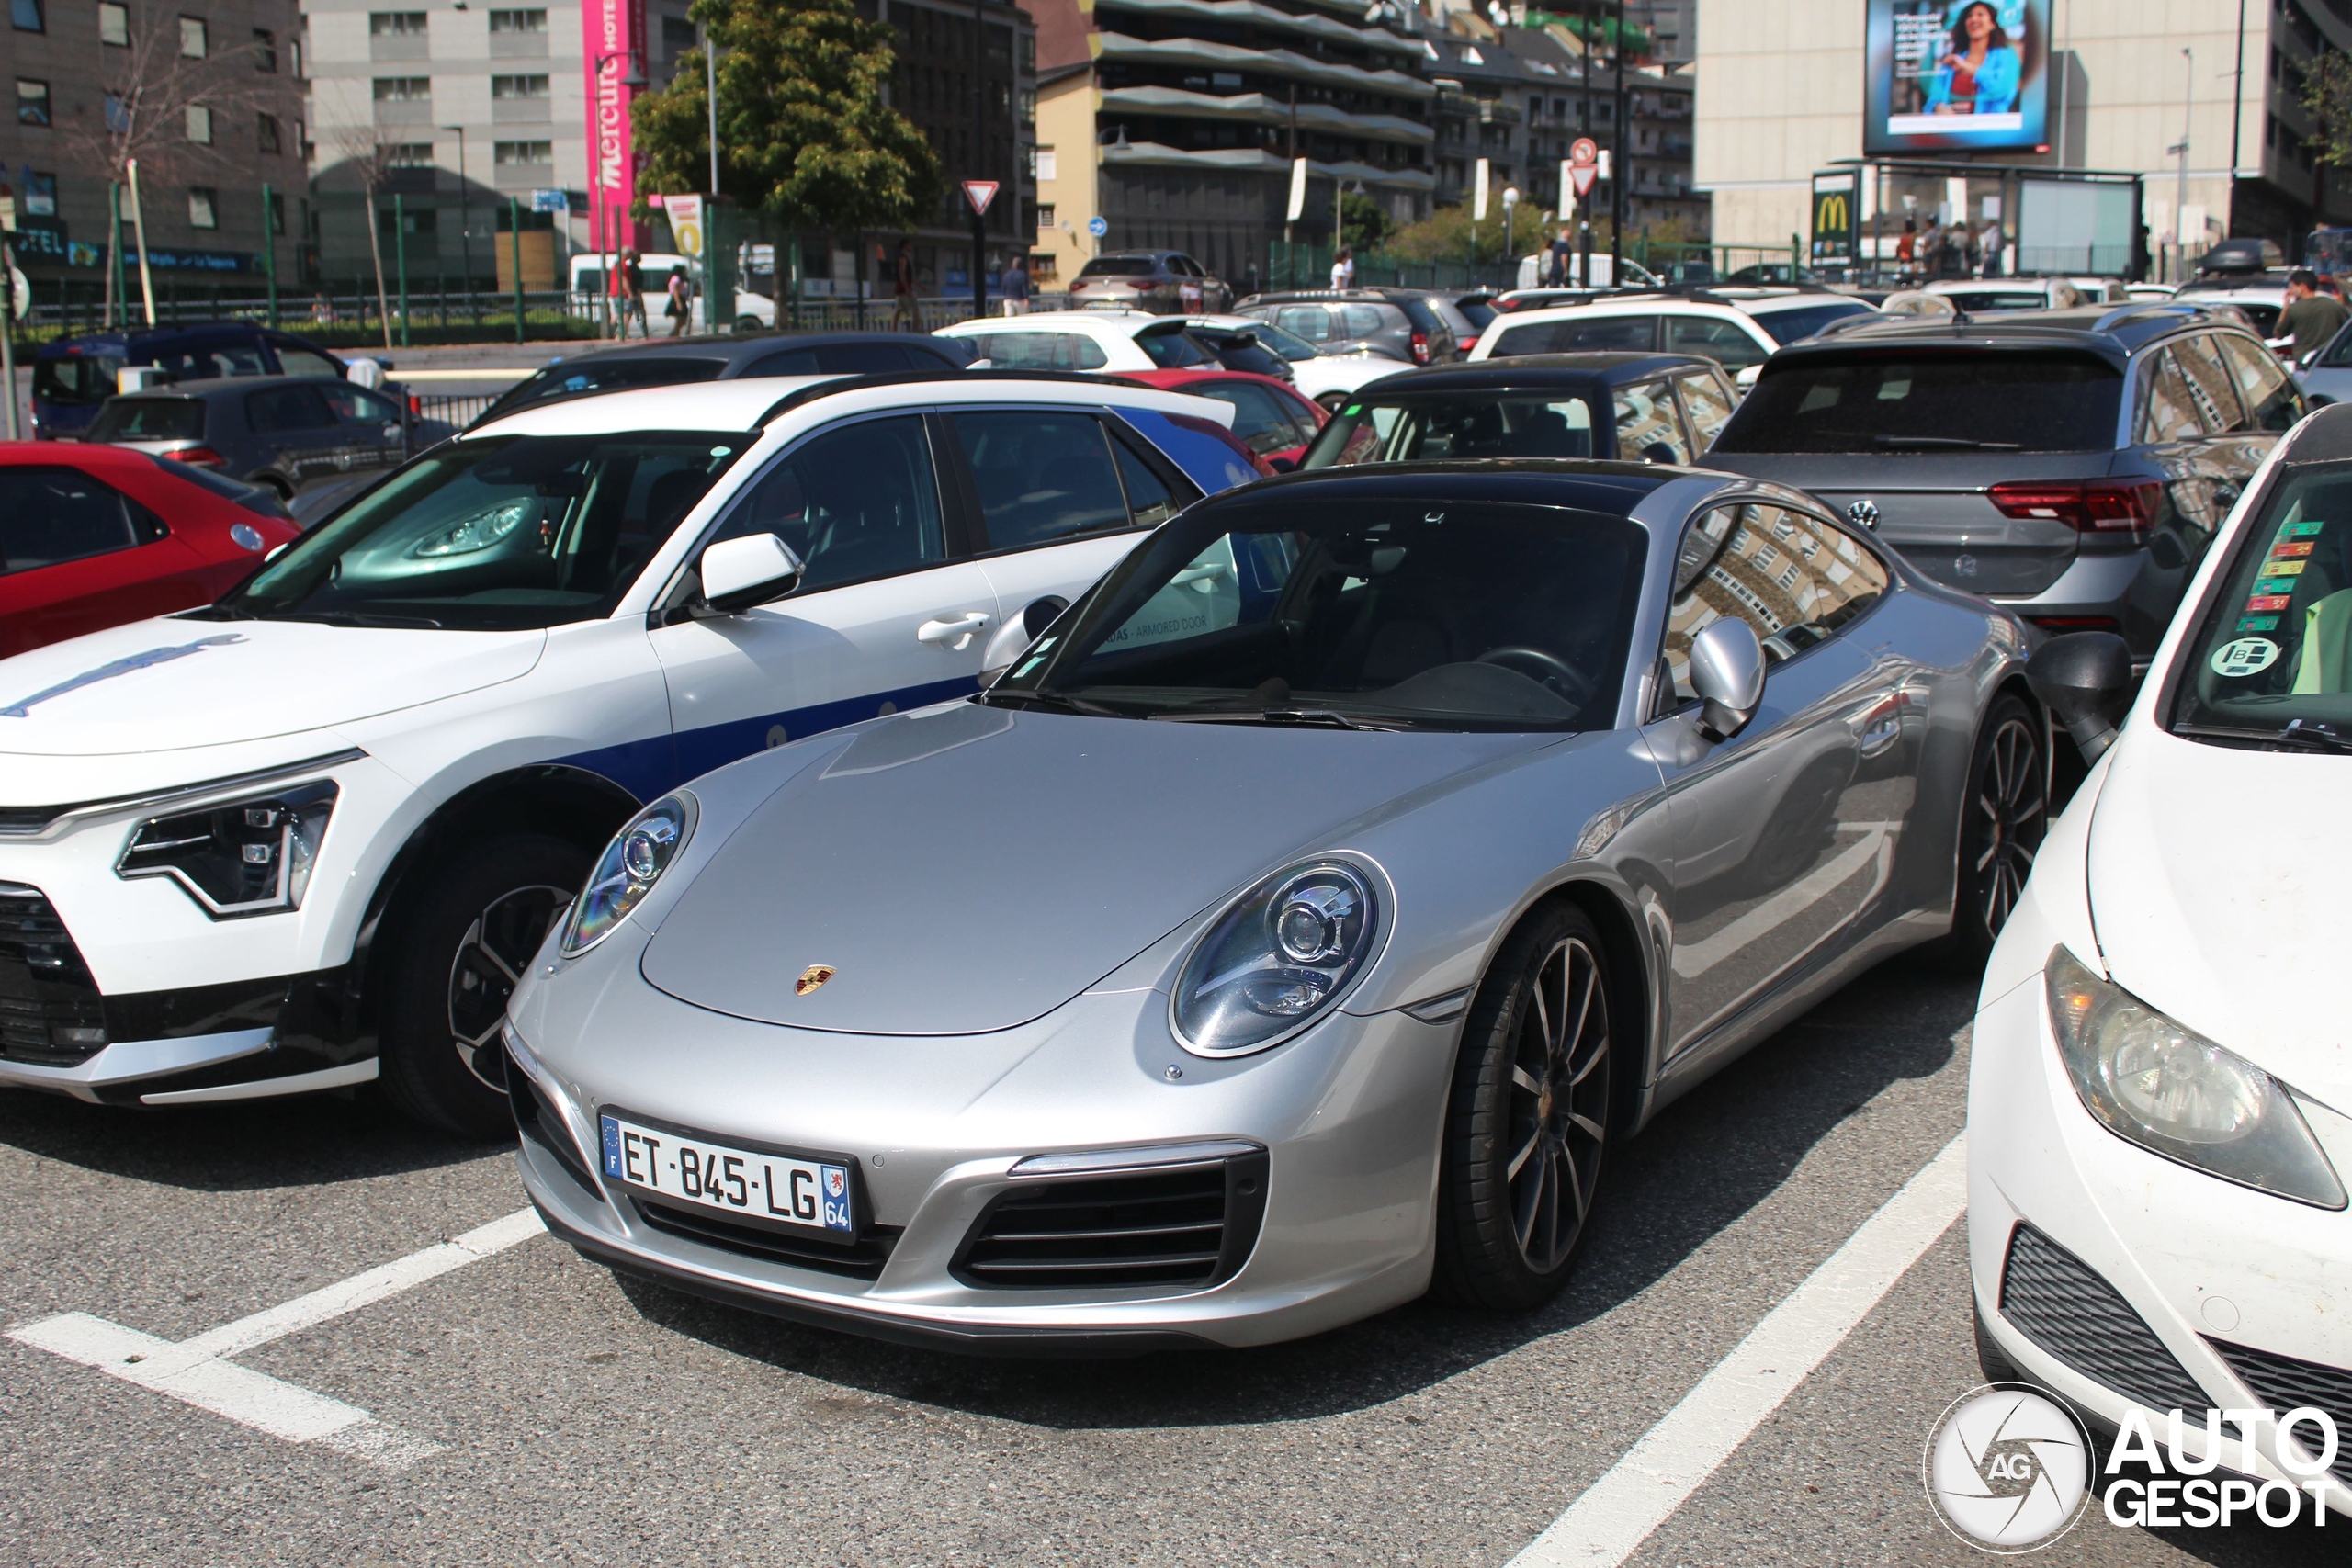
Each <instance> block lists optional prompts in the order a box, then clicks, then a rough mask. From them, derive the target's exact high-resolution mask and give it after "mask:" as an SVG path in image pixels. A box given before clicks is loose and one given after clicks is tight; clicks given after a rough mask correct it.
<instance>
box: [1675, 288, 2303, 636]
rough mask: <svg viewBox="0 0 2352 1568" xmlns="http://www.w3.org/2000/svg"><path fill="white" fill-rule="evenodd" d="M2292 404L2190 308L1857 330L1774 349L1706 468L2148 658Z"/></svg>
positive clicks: (1948, 577) (2226, 323)
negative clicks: (1831, 514) (1797, 494)
mask: <svg viewBox="0 0 2352 1568" xmlns="http://www.w3.org/2000/svg"><path fill="white" fill-rule="evenodd" d="M2302 414H2303V400H2302V397H2301V394H2300V393H2299V392H2297V391H2296V389H2295V388H2294V385H2293V383H2291V382H2290V381H2289V380H2288V379H2287V377H2286V375H2285V373H2284V371H2283V370H2281V368H2280V367H2279V365H2278V360H2277V359H2275V358H2274V357H2272V355H2271V354H2270V351H2269V350H2268V349H2267V348H2265V347H2264V346H2263V344H2262V343H2261V341H2260V340H2259V339H2257V338H2256V337H2255V336H2254V334H2253V333H2249V332H2247V331H2246V330H2245V327H2244V326H2242V325H2239V324H2237V323H2235V322H2234V321H2233V320H2231V319H2230V318H2228V317H2226V316H2224V315H2222V314H2221V313H2219V312H2213V311H2207V310H2200V309H2199V308H2197V307H2195V306H2183V305H2168V304H2151V305H2136V306H2125V307H2120V308H2109V307H2097V308H2090V309H2082V310H2041V311H2032V312H2018V313H2015V314H2005V315H2002V316H2000V317H1997V318H1985V319H1980V320H1973V321H1972V320H1970V319H1968V318H1966V317H1962V318H1959V319H1958V320H1957V321H1955V320H1954V319H1953V318H1951V317H1911V316H1886V317H1872V318H1867V319H1858V320H1857V321H1855V322H1854V324H1853V325H1851V326H1849V327H1846V328H1844V329H1843V330H1839V329H1838V328H1832V329H1831V331H1830V332H1829V333H1826V334H1825V335H1823V336H1821V337H1818V338H1815V339H1813V340H1812V341H1810V342H1805V343H1799V344H1791V345H1790V346H1788V347H1786V348H1783V349H1781V351H1780V352H1779V353H1777V354H1775V355H1772V357H1771V358H1770V360H1768V361H1767V362H1766V363H1765V365H1764V367H1763V371H1762V374H1761V376H1760V377H1759V378H1758V381H1757V384H1756V387H1755V389H1754V390H1752V391H1750V392H1749V393H1748V394H1747V399H1746V400H1744V401H1743V402H1742V403H1741V404H1740V406H1739V410H1738V412H1736V413H1735V414H1733V415H1732V418H1731V423H1729V424H1727V425H1725V426H1724V431H1723V434H1721V435H1720V436H1718V437H1717V438H1716V440H1715V444H1714V446H1713V447H1712V448H1710V449H1709V451H1708V453H1707V456H1706V464H1707V466H1708V467H1709V468H1723V469H1727V470H1729V471H1731V472H1733V473H1742V474H1752V475H1754V476H1755V477H1757V478H1758V479H1774V480H1778V481H1779V482H1781V483H1783V484H1790V485H1795V486H1798V487H1800V488H1802V489H1804V490H1808V491H1812V492H1813V493H1814V494H1815V495H1816V496H1819V497H1820V498H1821V499H1822V500H1823V501H1825V502H1829V503H1830V504H1832V505H1833V506H1835V507H1837V508H1838V510H1839V511H1841V512H1844V513H1847V515H1848V516H1849V517H1852V518H1855V519H1856V520H1858V521H1861V522H1864V523H1867V524H1868V525H1871V526H1873V527H1875V528H1876V529H1877V530H1878V533H1879V536H1880V537H1882V538H1883V539H1885V540H1886V541H1887V542H1888V543H1890V544H1892V545H1894V547H1896V548H1898V549H1900V550H1901V551H1902V552H1903V554H1904V555H1905V557H1906V558H1908V559H1909V560H1910V561H1911V562H1912V564H1913V565H1915V566H1917V568H1918V569H1919V570H1922V571H1924V572H1925V573H1927V574H1928V576H1929V577H1932V578H1934V579H1935V580H1936V581H1939V582H1943V583H1948V584H1950V585H1951V586H1952V587H1954V588H1959V589H1964V590H1966V591H1968V592H1973V593H1981V594H1984V595H1985V596H1986V597H1987V598H1991V599H1994V600H1996V601H1997V602H1999V603H2000V604H2003V605H2005V606H2006V607H2007V608H2009V609H2011V610H2014V611H2015V612H2016V613H2017V614H2018V615H2019V616H2021V617H2023V618H2024V619H2025V620H2027V621H2029V622H2031V623H2033V624H2034V625H2037V626H2041V627H2042V628H2043V629H2044V630H2046V631H2050V632H2072V631H2109V632H2118V633H2120V634H2121V635H2122V636H2123V637H2124V638H2125V640H2126V641H2128V642H2129V643H2130V644H2131V651H2132V655H2133V657H2134V658H2135V659H2136V660H2139V661H2140V662H2142V663H2143V664H2144V663H2145V662H2146V661H2147V660H2148V658H2149V657H2150V656H2151V655H2152V654H2154V651H2155V649H2156V643H2157V641H2158V640H2159V639H2160V638H2161V637H2163V636H2164V630H2165V624H2166V623H2167V622H2169V621H2170V620H2171V619H2172V614H2173V610H2174V608H2175V606H2177V604H2179V602H2180V596H2181V593H2182V592H2183V591H2185V590H2186V589H2187V587H2188V581H2189V578H2190V577H2191V576H2192V575H2193V574H2194V573H2195V571H2196V570H2197V563H2198V561H2199V559H2200V558H2202V557H2203V556H2204V554H2205V549H2206V547H2207V546H2208V545H2210V544H2211V542H2212V539H2213V536H2214V534H2215V532H2216V531H2217V530H2218V529H2219V528H2220V527H2221V525H2222V519H2223V518H2225V517H2226V516H2227V515H2228V514H2229V510H2230V507H2231V504H2232V503H2233V502H2235V501H2236V500H2237V498H2238V494H2239V492H2240V491H2242V490H2243V489H2244V488H2245V484H2246V482H2247V480H2248V479H2250V478H2251V477H2252V476H2253V474H2254V471H2255V469H2256V468H2257V467H2259V466H2260V465H2261V462H2262V460H2263V458H2264V457H2266V456H2267V455H2268V453H2269V451H2270V448H2271V447H2272V446H2273V445H2275V444H2276V443H2277V441H2278V435H2279V433H2280V432H2282V431H2285V430H2286V429H2288V428H2289V427H2290V426H2291V425H2292V424H2293V423H2295V422H2296V421H2297V420H2298V419H2301V417H2302Z"/></svg>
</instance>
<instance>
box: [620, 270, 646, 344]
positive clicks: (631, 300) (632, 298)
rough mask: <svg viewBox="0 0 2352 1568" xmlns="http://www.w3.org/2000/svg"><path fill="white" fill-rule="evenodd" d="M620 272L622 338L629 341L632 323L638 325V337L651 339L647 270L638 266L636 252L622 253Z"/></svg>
mask: <svg viewBox="0 0 2352 1568" xmlns="http://www.w3.org/2000/svg"><path fill="white" fill-rule="evenodd" d="M618 271H619V279H618V281H619V286H620V311H619V316H620V327H621V331H620V335H621V338H622V340H623V341H624V342H626V341H627V340H628V324H629V322H630V321H635V322H636V323H637V335H638V336H639V337H651V336H652V335H653V327H652V324H651V323H650V322H649V321H646V319H645V269H644V268H643V267H642V266H640V265H638V258H637V253H636V252H635V251H633V250H627V251H623V252H622V253H621V265H620V267H619V269H618Z"/></svg>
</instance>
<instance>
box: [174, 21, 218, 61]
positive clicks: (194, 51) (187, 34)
mask: <svg viewBox="0 0 2352 1568" xmlns="http://www.w3.org/2000/svg"><path fill="white" fill-rule="evenodd" d="M210 52H211V44H210V41H209V39H206V37H205V34H204V18H203V17H181V18H180V53H181V54H182V55H183V56H185V57H186V58H187V59H189V60H201V59H203V58H204V57H205V56H206V55H207V54H209V53H210Z"/></svg>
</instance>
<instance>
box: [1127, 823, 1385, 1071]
mask: <svg viewBox="0 0 2352 1568" xmlns="http://www.w3.org/2000/svg"><path fill="white" fill-rule="evenodd" d="M1378 915H1379V908H1378V906H1377V904H1376V903H1375V902H1374V897H1373V892H1372V884H1371V882H1370V880H1369V879H1368V878H1366V877H1365V876H1364V875H1363V874H1362V873H1361V872H1359V871H1357V870H1356V869H1355V868H1354V867H1353V866H1351V865H1347V864H1345V863H1341V862H1339V861H1314V862H1310V863H1307V864H1305V865H1295V866H1291V867H1289V868H1288V869H1286V870H1283V871H1278V872H1276V873H1275V874H1273V875H1272V876H1270V877H1268V878H1266V879H1265V880H1264V881H1263V882H1261V883H1259V884H1258V885H1257V886H1255V887H1252V888H1251V889H1250V891H1249V892H1247V893H1245V894H1243V895H1242V896H1241V897H1239V898H1238V899H1236V900H1235V901H1234V903H1233V905H1232V907H1231V908H1228V909H1227V910H1226V912H1225V913H1224V914H1222V915H1220V916H1218V917H1217V919H1216V923H1214V924H1213V925H1211V926H1210V927H1209V929H1208V931H1206V932H1205V933H1204V935H1203V936H1202V937H1201V939H1200V941H1199V942H1196V943H1195V944H1193V952H1192V955H1191V956H1190V957H1188V958H1187V959H1185V961H1184V967H1183V970H1182V973H1180V974H1179V975H1178V976H1177V978H1176V995H1175V998H1173V1001H1172V1003H1171V1011H1172V1013H1173V1015H1174V1018H1175V1026H1176V1038H1177V1041H1178V1042H1179V1043H1182V1045H1183V1047H1184V1049H1186V1050H1187V1051H1190V1052H1193V1054H1194V1055H1201V1056H1239V1055H1247V1054H1248V1053H1250V1052H1251V1051H1262V1050H1264V1049H1266V1048H1267V1047H1268V1046H1270V1045H1274V1044H1278V1043H1281V1042H1282V1041H1284V1040H1287V1039H1289V1038H1290V1037H1291V1036H1292V1035H1294V1034H1295V1033H1297V1032H1299V1031H1300V1030H1302V1029H1304V1028H1306V1026H1307V1025H1308V1024H1310V1023H1312V1022H1314V1021H1315V1020H1316V1019H1317V1018H1319V1017H1321V1016H1322V1015H1323V1014H1324V1013H1325V1012H1326V1011H1328V1010H1329V1009H1330V1008H1331V1006H1332V1005H1333V1004H1334V1003H1336V1002H1337V1001H1338V1000H1339V999H1340V993H1341V992H1342V991H1344V990H1346V989H1347V987H1348V983H1349V982H1350V981H1351V980H1353V979H1354V978H1355V976H1356V975H1357V973H1358V972H1359V971H1360V970H1361V969H1362V968H1363V962H1364V960H1365V958H1366V957H1367V956H1368V955H1369V954H1370V953H1371V952H1372V944H1373V936H1374V931H1376V930H1377V929H1378V926H1379V919H1378Z"/></svg>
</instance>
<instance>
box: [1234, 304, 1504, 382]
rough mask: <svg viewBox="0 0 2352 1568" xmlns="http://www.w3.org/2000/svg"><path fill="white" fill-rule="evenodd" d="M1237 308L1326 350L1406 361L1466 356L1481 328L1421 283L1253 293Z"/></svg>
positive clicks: (1236, 311) (1445, 361) (1418, 362)
mask: <svg viewBox="0 0 2352 1568" xmlns="http://www.w3.org/2000/svg"><path fill="white" fill-rule="evenodd" d="M1233 310H1234V314H1236V315H1239V316H1255V317H1257V318H1258V319H1259V320H1260V321H1272V322H1273V324H1274V325H1276V326H1278V327H1280V328H1282V329H1283V331H1284V332H1287V333H1296V334H1297V335H1299V336H1300V337H1303V338H1305V339H1306V341H1307V342H1309V343H1311V344H1314V345H1315V346H1316V347H1317V348H1319V349H1321V350H1322V351H1323V352H1324V353H1326V354H1363V353H1372V354H1385V355H1387V356H1388V357H1389V358H1391V359H1401V360H1403V361H1404V362H1405V363H1406V364H1408V365H1451V364H1453V362H1454V361H1455V360H1457V359H1461V358H1464V357H1465V356H1466V355H1468V354H1469V352H1470V351H1469V350H1468V349H1467V348H1464V346H1463V344H1464V343H1471V344H1475V343H1476V342H1477V341H1478V329H1477V328H1476V327H1475V326H1473V325H1471V323H1470V318H1469V317H1467V316H1465V315H1464V314H1463V313H1462V311H1461V310H1460V308H1459V307H1457V306H1456V305H1455V304H1454V303H1453V300H1452V299H1449V298H1447V297H1446V296H1444V295H1442V294H1435V293H1431V292H1430V291H1429V290H1427V289H1422V288H1289V289H1284V290H1283V291H1282V292H1280V293H1274V294H1252V295H1251V296H1250V298H1249V299H1244V300H1243V301H1241V303H1240V304H1238V305H1236V306H1235V307H1234V308H1233Z"/></svg>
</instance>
